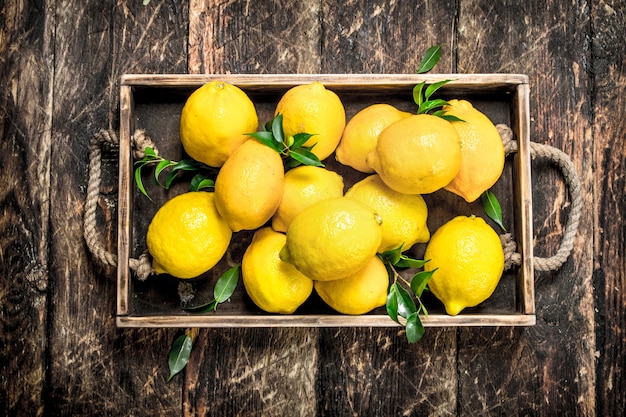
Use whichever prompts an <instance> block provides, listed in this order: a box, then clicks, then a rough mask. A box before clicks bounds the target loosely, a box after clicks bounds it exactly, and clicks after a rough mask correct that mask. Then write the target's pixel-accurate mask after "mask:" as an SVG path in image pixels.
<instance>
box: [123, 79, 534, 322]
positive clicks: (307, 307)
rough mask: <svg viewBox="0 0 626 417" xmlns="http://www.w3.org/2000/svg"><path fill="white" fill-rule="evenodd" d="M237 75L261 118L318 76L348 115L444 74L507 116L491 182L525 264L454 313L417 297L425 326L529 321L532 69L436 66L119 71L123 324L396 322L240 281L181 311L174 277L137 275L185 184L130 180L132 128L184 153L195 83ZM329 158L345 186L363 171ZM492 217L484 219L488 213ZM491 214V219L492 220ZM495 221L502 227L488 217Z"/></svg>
mask: <svg viewBox="0 0 626 417" xmlns="http://www.w3.org/2000/svg"><path fill="white" fill-rule="evenodd" d="M215 79H219V80H222V81H225V82H229V83H232V84H235V85H237V86H239V87H240V88H242V89H243V90H244V91H246V92H247V93H248V95H249V96H250V98H251V99H252V100H253V102H254V103H255V105H256V107H257V112H258V113H259V123H260V124H263V123H265V122H266V121H268V120H270V119H271V118H272V116H273V112H274V108H275V106H276V103H277V102H278V100H279V99H280V97H281V95H282V94H283V93H284V92H285V91H286V90H287V89H289V88H290V87H292V86H295V85H299V84H304V83H308V82H312V81H321V82H323V83H324V84H325V85H326V87H327V88H329V89H331V90H333V91H335V92H336V93H337V94H338V95H339V97H340V98H341V99H342V101H343V103H344V106H345V108H346V116H347V118H348V119H349V118H350V117H352V116H353V115H354V114H355V113H356V112H357V111H359V110H360V109H362V108H364V107H366V106H367V105H370V104H373V103H377V102H384V103H389V104H392V105H395V106H397V107H398V108H400V109H403V110H406V111H413V112H414V111H415V110H416V106H415V104H414V103H413V101H412V90H413V87H414V86H415V84H417V83H419V82H421V81H426V82H427V83H432V82H436V81H440V80H444V79H452V80H454V81H452V82H450V83H449V84H447V85H445V86H444V87H443V88H442V89H441V90H440V94H439V95H440V96H441V97H443V98H447V99H451V98H464V99H468V100H470V101H471V102H472V103H473V104H474V106H475V107H476V108H478V109H480V110H481V111H483V112H484V113H485V114H487V115H488V116H489V117H490V119H491V120H492V121H493V122H494V123H496V124H497V123H506V124H508V125H509V126H510V127H511V128H512V130H513V132H514V135H515V139H516V140H517V141H518V145H519V152H518V153H516V154H514V155H512V156H510V157H508V158H507V162H506V165H505V169H504V173H503V175H502V177H501V178H500V180H499V181H498V183H497V184H496V185H495V186H494V187H493V188H492V190H493V191H494V193H495V194H496V196H497V197H498V199H499V200H500V203H501V205H502V209H503V214H504V223H505V227H506V228H507V231H509V232H511V233H513V236H514V237H515V240H516V242H517V247H518V251H519V252H520V253H521V254H522V265H521V266H520V267H514V268H513V269H511V270H509V271H505V273H504V275H503V276H502V279H501V281H500V283H499V285H498V288H497V289H496V291H495V293H494V294H493V295H492V296H491V297H490V298H489V299H488V300H487V301H485V302H484V303H482V304H481V305H479V306H477V307H474V308H469V309H466V310H464V311H463V312H462V313H461V314H460V315H458V316H455V317H452V316H448V315H447V314H445V311H444V309H443V306H442V304H441V303H440V302H439V301H438V300H436V299H435V298H434V297H433V296H432V295H430V294H426V295H425V296H424V297H423V301H424V303H425V304H426V306H427V307H428V311H429V313H430V314H429V315H428V317H427V318H424V319H423V322H424V325H425V326H528V325H534V324H535V301H534V280H533V265H532V201H531V198H532V193H531V173H530V156H529V109H528V95H529V88H528V78H527V76H525V75H517V74H476V75H465V74H440V75H360V74H359V75H322V74H315V75H303V74H299V75H235V74H227V75H224V74H221V75H124V76H123V77H122V79H121V92H120V100H121V103H120V105H121V107H120V127H121V128H120V161H119V216H118V265H119V267H118V274H117V325H118V326H119V327H333V326H337V327H355V326H375V327H386V326H397V324H396V323H395V322H393V321H392V320H391V319H390V318H389V317H388V316H387V314H386V311H385V308H384V307H381V308H379V309H377V310H375V311H373V312H372V313H370V314H366V315H362V316H346V315H341V314H339V313H336V312H334V311H333V310H331V309H330V308H329V307H327V306H325V305H324V303H323V302H322V301H321V300H320V299H319V298H317V296H316V295H315V294H314V295H312V296H311V298H310V299H309V300H308V301H307V302H306V303H305V304H304V305H303V306H302V307H301V308H300V309H299V310H298V311H297V312H296V313H295V314H294V315H277V314H268V313H264V312H262V311H261V310H260V309H258V308H257V307H256V306H255V305H254V304H253V303H252V302H251V301H250V299H249V298H248V297H247V295H246V293H245V290H244V288H243V283H242V282H241V281H240V282H239V284H238V288H237V290H236V291H235V293H234V294H233V296H232V297H231V299H230V300H229V302H226V303H223V304H220V305H219V307H218V308H217V311H215V312H212V313H207V314H194V313H188V312H186V311H184V310H183V309H182V308H181V306H180V299H179V296H178V293H177V287H178V280H176V279H173V278H170V277H167V276H153V277H150V278H148V279H147V280H146V281H144V282H141V281H139V280H137V279H136V278H135V277H133V275H132V272H131V271H130V269H129V267H128V265H129V259H130V258H137V257H138V256H139V255H140V254H141V253H142V252H143V251H144V250H145V235H146V230H147V227H148V224H149V222H150V220H151V218H152V216H153V215H154V213H155V212H156V210H157V209H158V207H159V206H160V205H161V204H163V203H164V202H165V201H166V200H168V199H169V198H171V197H173V196H174V195H176V194H178V193H181V192H184V191H187V190H188V185H187V184H182V183H179V184H177V185H176V186H174V187H173V188H172V189H171V190H169V191H164V190H162V189H160V188H158V187H156V186H154V187H152V186H150V184H151V182H152V181H151V180H150V179H149V177H146V178H147V179H146V180H145V181H144V184H145V185H146V189H147V191H148V193H149V194H150V195H151V197H152V198H153V199H154V201H155V202H156V204H155V203H153V202H151V201H149V200H148V199H147V198H145V197H144V196H143V195H141V194H140V193H139V191H138V190H137V187H136V186H135V183H134V173H133V172H134V168H133V160H132V152H131V151H132V150H131V145H130V138H131V135H132V133H133V132H134V131H135V129H145V131H146V134H147V135H148V136H150V137H151V138H152V139H153V141H154V142H155V144H156V146H157V148H158V149H159V150H160V152H161V155H163V156H164V157H165V158H167V159H171V160H180V159H183V158H185V157H186V156H185V155H184V154H183V150H182V146H181V145H180V142H179V136H178V124H179V117H180V111H181V109H182V107H183V105H184V103H185V100H186V99H187V97H188V96H189V94H191V92H192V91H193V90H194V89H196V88H198V87H199V86H201V85H202V84H204V83H206V82H207V81H210V80H215ZM324 162H325V164H326V166H327V167H328V168H330V169H333V170H335V171H337V172H339V173H340V174H341V175H342V176H343V177H344V181H345V183H346V189H347V188H348V187H349V186H350V185H352V184H353V183H354V182H356V181H357V180H359V179H361V178H363V177H364V176H365V175H364V174H361V173H358V172H356V171H354V170H352V169H351V168H347V167H344V166H342V165H341V164H339V163H337V162H336V161H335V160H334V157H333V156H331V157H330V158H328V159H327V160H326V161H324ZM424 199H425V200H426V203H427V205H428V208H429V217H428V226H429V229H430V231H431V233H433V232H434V231H435V230H436V229H437V227H439V226H440V225H441V224H443V223H444V222H445V221H447V220H449V219H451V218H452V217H454V216H456V215H459V214H465V215H469V214H476V215H479V216H481V217H483V218H485V219H486V220H488V219H487V217H486V215H485V214H484V211H483V209H482V207H481V205H480V202H477V203H472V204H468V203H466V202H465V201H463V200H462V199H461V198H459V197H457V196H455V195H454V194H452V193H449V192H447V191H444V190H441V191H437V192H435V193H433V194H430V195H424ZM488 221H489V220H488ZM489 222H490V221H489ZM491 224H492V226H493V227H494V229H495V230H496V231H498V232H500V230H499V228H498V227H497V226H496V225H495V224H493V223H491ZM251 237H252V232H239V233H235V234H234V235H233V240H232V243H231V247H230V249H229V251H228V253H227V255H226V256H225V257H224V259H222V261H220V263H218V264H217V265H216V267H215V268H213V270H211V271H209V272H208V273H207V274H205V275H204V276H203V277H201V278H197V279H194V280H192V281H190V282H192V283H193V285H194V287H195V290H196V296H195V299H194V300H195V301H194V303H197V304H202V303H203V302H208V301H210V300H211V299H212V289H213V285H214V283H215V281H216V280H217V278H218V277H219V276H220V275H221V274H222V273H223V272H224V271H225V270H226V269H228V268H229V267H230V266H232V265H233V264H234V263H238V262H241V256H242V255H243V251H244V250H245V248H246V245H247V243H248V242H249V241H250V239H251ZM424 248H425V245H423V244H422V245H416V246H415V247H414V248H413V249H412V250H411V252H412V253H411V254H412V255H413V256H415V257H418V258H419V257H420V256H421V255H422V254H423V251H424Z"/></svg>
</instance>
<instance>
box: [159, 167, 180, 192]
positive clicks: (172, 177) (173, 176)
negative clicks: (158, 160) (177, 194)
mask: <svg viewBox="0 0 626 417" xmlns="http://www.w3.org/2000/svg"><path fill="white" fill-rule="evenodd" d="M180 173H181V171H170V172H168V173H167V176H166V177H165V184H163V188H165V189H166V190H169V189H170V187H171V186H172V183H173V182H174V180H175V179H176V178H177V177H178V176H179V175H180Z"/></svg>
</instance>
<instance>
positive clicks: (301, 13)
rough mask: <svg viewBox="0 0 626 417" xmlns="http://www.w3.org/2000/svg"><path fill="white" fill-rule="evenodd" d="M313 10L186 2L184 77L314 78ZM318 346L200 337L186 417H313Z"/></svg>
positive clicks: (302, 341)
mask: <svg viewBox="0 0 626 417" xmlns="http://www.w3.org/2000/svg"><path fill="white" fill-rule="evenodd" d="M318 11H319V9H318V5H317V3H315V2H297V1H292V2H277V1H267V2H255V3H254V6H253V5H252V3H250V2H247V1H239V0H235V1H231V2H228V3H221V2H218V1H214V0H211V1H207V2H204V1H197V0H191V2H190V6H189V15H190V24H189V72H190V73H208V74H224V73H253V74H254V73H315V72H319V60H320V57H319V52H320V51H319V47H318V43H319V30H320V29H319V24H318ZM268 342H269V344H268ZM317 344H318V332H317V330H316V329H307V328H300V329H295V328H291V329H232V330H229V331H228V332H225V331H224V330H219V329H218V330H213V331H203V332H201V333H200V336H199V337H198V340H197V342H196V346H197V348H196V349H194V351H193V354H192V355H193V358H192V360H191V363H190V365H188V369H189V370H188V373H187V375H186V382H185V403H184V413H185V415H214V416H221V415H242V416H245V415H251V414H256V415H268V416H284V415H301V416H308V415H315V404H316V402H315V395H316V381H317V376H316V374H317V368H316V364H317V349H316V346H317ZM233 348H236V351H237V352H236V353H235V354H234V355H233V354H231V352H233ZM210 352H216V353H217V354H216V355H212V354H210Z"/></svg>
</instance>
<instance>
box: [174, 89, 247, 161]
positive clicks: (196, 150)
mask: <svg viewBox="0 0 626 417" xmlns="http://www.w3.org/2000/svg"><path fill="white" fill-rule="evenodd" d="M258 124H259V121H258V116H257V112H256V109H255V107H254V103H252V101H251V100H250V98H249V97H248V95H247V94H246V93H245V92H244V91H243V90H241V89H240V88H239V87H237V86H235V85H232V84H228V83H225V82H222V81H211V82H208V83H206V84H204V85H203V86H202V87H200V88H198V89H197V90H195V91H194V92H193V93H192V94H191V95H190V96H189V98H188V99H187V101H186V102H185V105H184V107H183V109H182V112H181V115H180V140H181V143H182V145H183V148H184V149H185V152H187V154H189V156H190V157H192V158H193V159H195V160H196V161H200V162H203V163H205V164H207V165H209V166H212V167H221V166H222V164H224V162H225V161H226V159H227V158H228V157H229V156H230V155H231V154H232V153H233V152H234V151H235V149H237V148H238V147H239V146H240V145H241V144H242V143H243V142H245V141H246V140H248V139H249V138H250V136H248V135H246V134H247V133H253V132H255V131H256V130H257V128H258Z"/></svg>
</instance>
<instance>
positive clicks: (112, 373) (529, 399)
mask: <svg viewBox="0 0 626 417" xmlns="http://www.w3.org/2000/svg"><path fill="white" fill-rule="evenodd" d="M303 3H305V4H303ZM624 16H626V10H625V5H624V4H623V2H616V1H608V0H601V1H598V2H558V1H556V0H550V1H548V2H540V1H531V2H514V1H510V0H507V1H504V2H493V1H484V0H461V1H447V2H441V3H440V2H432V1H430V2H383V1H381V0H361V1H356V0H349V1H347V2H343V3H340V2H330V1H325V0H324V1H322V0H317V1H314V2H297V1H293V0H288V1H286V2H283V3H279V2H277V1H269V2H250V1H244V0H233V1H229V2H218V1H216V0H210V1H207V2H201V1H200V0H190V2H189V3H187V2H179V1H175V0H159V1H157V0H152V1H151V2H150V4H149V5H148V6H143V5H142V2H141V1H139V0H106V1H104V2H103V1H94V0H86V1H82V2H67V1H59V0H46V1H41V0H38V1H29V2H26V1H24V0H17V1H13V2H4V3H3V5H2V8H1V12H0V68H1V69H0V86H2V87H3V88H2V89H1V90H0V91H1V92H0V120H1V121H2V127H1V128H0V132H1V133H0V172H1V173H2V178H3V183H2V187H0V208H1V215H0V414H2V415H11V416H13V415H28V416H31V415H180V414H181V413H183V414H187V415H191V414H198V415H228V414H230V415H294V414H296V415H307V416H316V415H320V416H322V415H333V416H343V415H437V416H439V415H509V414H510V415H533V416H534V415H546V416H548V415H555V414H556V415H576V416H586V415H589V416H593V415H598V416H605V415H606V416H609V415H623V414H624V413H625V412H626V400H625V398H626V396H625V395H624V390H625V386H624V381H625V379H626V378H625V377H624V367H625V364H626V362H625V358H626V352H625V346H624V331H623V328H624V327H625V325H626V323H624V320H625V317H626V316H625V309H626V298H625V296H624V291H625V288H624V277H625V276H626V270H625V265H626V264H625V262H624V256H625V254H624V252H625V249H626V248H625V236H624V222H623V217H624V213H625V211H626V207H625V204H626V200H624V198H623V195H624V191H625V190H626V181H625V176H624V174H623V173H624V170H625V169H626V166H625V157H626V155H625V154H624V149H625V148H624V140H625V139H624V138H625V137H626V132H625V127H624V126H625V125H624V123H623V120H622V117H621V113H623V111H622V109H623V108H624V98H623V97H624V96H625V93H626V91H625V85H626V76H625V73H624V65H623V56H624V54H625V52H626V51H625V50H624V48H625V45H626V40H625V39H624V36H625V35H624V34H625V31H624V28H625V27H626V21H624ZM435 43H442V44H444V45H445V47H444V51H445V50H446V48H448V50H449V51H450V52H449V54H447V53H445V52H444V57H443V58H442V61H441V62H440V64H439V65H438V67H437V72H460V73H471V72H525V73H527V74H528V75H529V76H530V80H531V111H532V114H531V116H532V126H531V131H532V134H533V140H535V141H537V142H541V143H546V144H549V145H552V146H555V147H558V148H559V149H562V150H564V151H565V152H566V153H568V154H569V155H570V156H571V157H572V160H573V161H574V164H575V165H576V167H577V170H578V172H579V175H580V177H581V180H582V184H583V199H584V204H585V212H584V214H583V220H582V222H581V229H580V234H579V236H578V238H577V240H576V242H575V249H574V253H573V254H572V256H571V258H570V259H569V261H568V262H567V263H566V264H565V265H564V267H563V268H562V269H561V270H560V271H558V272H553V273H542V274H539V275H538V277H537V278H538V281H537V291H536V302H537V325H536V326H534V327H528V328H511V327H502V328H497V329H493V328H468V329H460V330H459V329H457V330H455V329H430V328H429V329H427V331H426V335H425V337H424V339H423V340H422V341H421V342H420V343H419V344H418V345H415V346H413V345H407V344H406V342H405V340H404V337H403V335H402V333H398V329H374V328H372V329H368V328H366V329H357V328H352V329H323V330H317V329H313V330H305V329H295V330H294V329H288V330H284V329H269V330H263V329H247V330H246V329H244V330H241V329H214V330H203V331H202V332H201V335H200V336H199V338H198V339H197V340H198V342H197V345H196V349H195V350H194V351H193V354H192V358H191V362H190V365H189V368H188V369H187V370H186V371H185V373H183V374H181V375H179V376H177V377H175V378H174V379H173V380H172V381H171V382H169V383H168V382H166V378H167V373H168V370H167V362H166V357H167V353H168V351H169V347H170V343H171V342H172V340H173V337H174V335H175V332H176V331H175V330H173V329H124V330H121V329H118V328H116V326H115V320H114V313H115V286H114V284H113V279H112V277H113V273H114V271H106V270H102V269H101V268H99V267H98V265H96V264H95V263H94V262H93V260H92V259H91V257H90V256H89V254H88V253H87V250H86V247H85V245H84V244H83V240H82V226H81V224H82V214H83V210H84V208H83V200H84V197H85V195H84V193H85V191H86V178H87V150H88V142H89V139H90V136H91V134H93V133H94V132H95V131H96V130H98V129H100V128H106V127H111V128H117V127H118V125H119V119H118V117H119V116H118V112H119V109H118V91H119V77H120V75H121V74H122V73H126V72H134V73H166V74H176V73H184V72H186V71H190V72H198V73H201V72H211V73H218V72H230V73H245V72H250V73H268V74H271V73H284V72H289V73H332V72H345V73H376V72H381V73H383V72H397V73H413V71H414V68H415V66H416V63H417V62H418V57H419V56H421V54H422V53H423V51H424V50H425V49H426V48H427V47H428V46H430V45H432V44H435ZM187 48H188V51H189V52H188V53H187ZM104 162H105V170H106V176H105V177H106V178H105V182H104V183H103V184H102V187H101V199H100V210H99V212H100V213H99V216H100V219H101V220H107V221H108V219H111V220H114V217H115V212H116V208H117V207H116V196H115V195H116V186H117V185H116V178H115V175H116V169H117V167H116V153H115V152H113V151H111V152H105V161H104ZM533 173H534V180H536V181H537V182H538V183H537V188H536V189H535V191H534V195H533V198H534V200H535V206H534V211H535V213H534V214H535V224H534V228H535V232H536V241H535V243H536V245H535V246H536V247H535V250H536V252H535V253H536V254H537V255H540V256H546V255H549V254H551V253H552V252H553V251H554V249H555V247H556V245H557V244H558V241H559V238H560V233H561V230H562V225H563V221H564V219H565V217H566V216H567V215H568V212H569V207H568V204H569V197H568V195H567V192H566V189H565V187H564V185H563V184H562V181H561V178H560V176H559V174H558V173H557V172H556V171H555V170H554V168H553V167H551V166H550V165H547V164H542V163H539V162H537V161H535V162H534V163H533ZM113 224H114V223H113ZM103 233H104V236H106V239H107V242H109V243H110V246H111V248H112V249H114V245H115V228H114V227H113V228H111V227H103ZM594 310H595V311H594ZM335 388H336V390H335ZM181 410H182V411H181Z"/></svg>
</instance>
